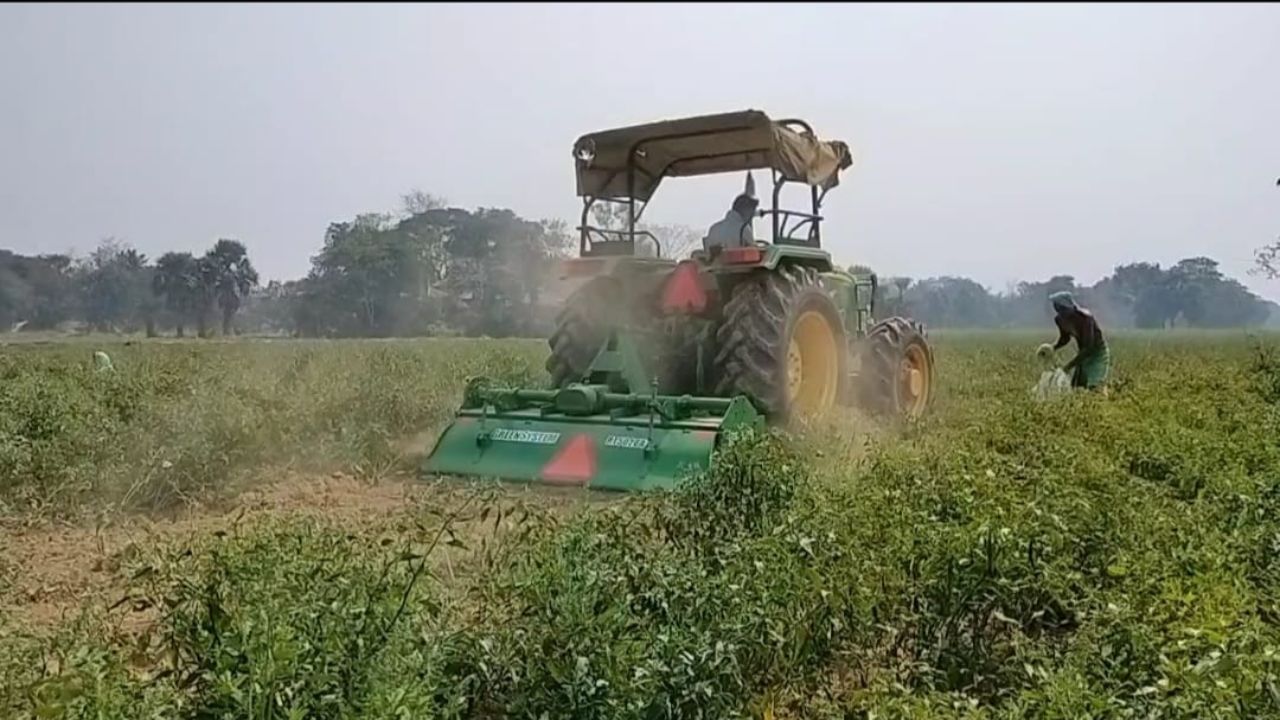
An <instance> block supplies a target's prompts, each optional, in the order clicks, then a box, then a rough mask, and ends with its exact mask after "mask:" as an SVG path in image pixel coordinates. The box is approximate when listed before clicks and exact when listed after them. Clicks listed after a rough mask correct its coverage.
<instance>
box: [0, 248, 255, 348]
mask: <svg viewBox="0 0 1280 720" xmlns="http://www.w3.org/2000/svg"><path fill="white" fill-rule="evenodd" d="M257 285H258V273H257V271H256V270H254V268H253V264H252V263H251V262H250V261H249V254H248V251H247V250H246V249H245V246H244V244H243V243H241V242H239V241H238V240H227V239H223V240H218V241H217V242H216V243H214V244H213V247H211V248H209V250H208V251H207V252H205V253H204V254H203V255H201V256H199V257H196V256H195V255H193V254H192V253H189V252H169V253H165V254H164V255H161V256H160V258H159V259H157V260H156V262H154V263H151V262H149V261H148V260H147V257H146V256H145V255H143V254H142V253H140V252H138V251H137V250H135V249H134V248H132V247H130V246H129V245H128V244H127V243H124V242H121V241H119V240H116V239H115V238H107V239H105V240H103V241H102V242H101V243H100V244H99V245H98V247H97V248H96V249H95V250H94V251H93V252H91V253H90V254H89V255H88V257H85V258H73V257H71V256H70V255H64V254H51V255H36V256H25V255H19V254H17V253H14V252H11V251H8V250H0V328H4V329H10V330H52V329H56V328H59V327H62V326H64V325H66V324H67V323H77V324H80V325H82V326H83V327H85V328H86V329H90V330H94V331H97V332H139V331H145V332H146V334H147V335H148V336H155V335H157V334H158V333H159V328H160V327H161V326H169V327H173V328H175V330H176V333H177V335H178V336H180V337H181V336H182V335H184V334H185V329H186V328H187V327H189V326H195V328H196V329H197V334H198V335H200V337H207V336H208V335H210V334H211V328H212V326H213V320H214V319H215V318H220V320H221V327H222V331H223V333H230V332H231V322H232V318H233V317H234V316H235V314H236V311H237V310H239V309H240V306H241V304H242V303H243V301H244V300H245V298H247V297H248V295H249V293H250V292H251V291H252V290H253V288H254V287H256V286H257Z"/></svg>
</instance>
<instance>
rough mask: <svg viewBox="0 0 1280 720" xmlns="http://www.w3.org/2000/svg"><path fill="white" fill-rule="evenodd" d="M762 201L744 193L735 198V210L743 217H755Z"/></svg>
mask: <svg viewBox="0 0 1280 720" xmlns="http://www.w3.org/2000/svg"><path fill="white" fill-rule="evenodd" d="M758 207H760V201H759V200H757V199H755V198H753V197H751V196H750V195H748V194H746V193H743V194H741V195H739V196H738V197H736V198H734V199H733V210H734V212H736V213H738V214H739V215H741V216H743V217H754V216H755V214H756V208H758Z"/></svg>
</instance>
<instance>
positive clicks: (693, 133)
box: [573, 110, 853, 255]
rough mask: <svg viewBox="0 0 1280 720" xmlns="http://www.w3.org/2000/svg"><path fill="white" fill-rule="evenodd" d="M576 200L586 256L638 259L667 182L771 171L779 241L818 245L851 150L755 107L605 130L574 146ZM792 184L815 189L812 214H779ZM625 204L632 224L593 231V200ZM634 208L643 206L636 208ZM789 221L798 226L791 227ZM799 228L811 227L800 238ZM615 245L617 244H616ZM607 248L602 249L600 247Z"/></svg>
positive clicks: (850, 161)
mask: <svg viewBox="0 0 1280 720" xmlns="http://www.w3.org/2000/svg"><path fill="white" fill-rule="evenodd" d="M573 156H574V161H575V164H576V168H577V181H578V190H577V192H578V196H579V197H581V198H583V213H582V215H583V222H582V227H581V228H580V230H581V232H582V248H581V249H582V254H584V255H588V254H608V255H616V254H633V253H634V250H635V245H634V244H635V239H636V236H637V235H641V236H643V235H645V233H643V232H641V233H637V232H636V230H635V223H636V220H637V219H638V218H639V216H640V214H642V213H643V212H644V206H645V205H647V204H648V202H649V200H650V199H651V198H652V197H653V194H654V192H655V191H657V189H658V185H659V184H661V182H662V180H663V179H664V178H668V177H692V176H697V175H712V174H718V173H726V172H737V171H746V170H758V169H765V168H767V169H769V170H770V171H771V173H772V176H773V181H774V182H773V206H772V209H771V210H768V211H765V212H764V213H763V214H771V215H772V216H773V230H774V232H773V236H774V237H773V239H774V241H775V242H791V243H795V244H805V245H815V246H816V245H818V244H819V242H820V236H819V232H818V226H819V222H820V220H821V218H820V217H819V215H818V210H819V208H820V206H821V203H822V197H823V196H824V195H825V194H826V192H827V191H828V190H830V189H831V188H833V187H835V186H836V185H837V184H839V174H840V171H841V170H844V169H845V168H848V167H849V166H850V165H852V164H853V158H852V156H851V155H850V153H849V146H848V145H846V144H845V143H843V142H840V141H838V140H826V141H824V140H819V139H818V138H817V136H816V135H815V134H814V132H813V129H812V128H811V127H810V126H809V124H808V123H806V122H805V121H803V120H794V119H788V120H772V119H770V118H769V116H768V115H765V114H764V113H763V112H760V111H758V110H747V111H743V112H734V113H723V114H719V115H702V116H699V117H692V118H684V119H681V120H665V121H662V122H656V123H648V124H645V125H636V126H633V127H626V128H618V129H614V130H605V131H602V132H596V133H591V134H589V135H584V136H582V137H581V138H578V141H577V142H576V143H574V146H573ZM787 182H795V183H803V184H806V185H808V186H809V187H810V188H811V204H812V207H811V212H808V213H801V212H795V211H788V210H779V209H778V207H777V205H778V197H779V193H780V192H781V189H782V185H783V184H784V183H787ZM601 200H602V201H606V202H614V203H624V204H626V206H627V227H626V228H625V229H622V230H617V229H614V230H609V229H603V228H594V227H591V226H590V225H589V223H588V222H587V221H588V219H589V217H590V211H591V207H592V205H593V204H594V203H595V202H596V201H601ZM637 203H641V206H640V207H639V208H638V209H637ZM788 220H794V221H795V223H794V226H793V227H792V228H790V229H788V228H787V227H786V225H787V221H788ZM801 227H806V228H807V230H806V231H805V232H803V233H799V232H798V231H799V229H800V228H801ZM615 243H616V244H615ZM597 245H604V246H603V247H595V246H597Z"/></svg>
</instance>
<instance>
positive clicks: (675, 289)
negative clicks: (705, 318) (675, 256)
mask: <svg viewBox="0 0 1280 720" xmlns="http://www.w3.org/2000/svg"><path fill="white" fill-rule="evenodd" d="M662 309H663V310H664V311H666V312H668V313H683V312H694V313H700V312H702V311H703V310H706V309H707V293H706V291H705V290H703V289H702V281H701V279H700V276H699V273H698V265H697V263H694V262H692V261H689V260H684V261H682V262H681V263H680V264H679V265H676V269H675V270H673V271H672V272H671V275H670V276H668V278H667V285H666V287H664V288H663V290H662Z"/></svg>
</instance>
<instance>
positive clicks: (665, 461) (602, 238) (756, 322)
mask: <svg viewBox="0 0 1280 720" xmlns="http://www.w3.org/2000/svg"><path fill="white" fill-rule="evenodd" d="M573 156H574V162H575V166H576V171H577V194H578V196H579V197H580V198H582V201H583V208H582V221H581V224H580V226H579V227H578V232H579V247H578V257H576V258H573V259H571V260H568V261H566V262H565V264H564V272H563V277H562V279H563V280H565V281H566V282H573V283H575V284H576V285H577V289H576V290H575V291H574V292H573V293H572V294H571V295H570V296H569V297H568V299H567V300H566V302H565V305H564V308H563V309H562V311H561V312H560V314H559V316H558V318H557V321H556V328H555V331H554V332H553V333H552V335H551V337H550V339H549V341H548V342H549V346H550V354H549V357H548V358H547V361H546V368H547V371H548V374H549V375H550V378H551V387H549V388H541V389H532V388H504V387H497V386H495V385H494V384H493V383H492V382H490V381H488V380H485V379H483V378H473V379H471V380H469V381H468V383H467V387H466V390H465V391H464V398H463V403H462V408H461V410H460V411H459V412H458V415H457V417H456V418H455V419H454V422H453V423H452V424H451V425H450V426H449V427H448V428H447V429H446V430H445V431H444V433H442V435H441V436H440V438H439V439H438V440H437V442H436V445H435V447H434V449H433V450H432V452H431V453H430V455H429V456H428V458H427V461H426V464H425V468H424V469H425V470H426V471H427V472H429V473H435V474H452V475H468V476H485V477H496V478H501V479H506V480H523V481H530V482H539V483H546V484H553V485H573V486H583V487H589V488H596V489H605V490H620V491H637V490H646V489H651V488H667V487H672V486H674V485H675V484H677V483H678V482H679V481H680V479H681V478H682V477H684V476H685V475H686V474H687V473H689V472H691V471H696V470H700V469H705V468H707V467H708V466H709V465H710V463H711V462H712V458H713V457H714V454H715V450H716V448H717V447H718V446H719V444H720V443H721V442H723V440H724V438H725V437H726V436H727V435H728V434H730V433H732V432H733V431H735V430H737V429H740V428H763V427H766V426H767V425H795V424H797V423H798V422H802V421H803V420H804V419H806V418H814V417H821V416H824V415H826V414H828V413H830V412H831V411H832V410H833V409H834V408H835V407H836V406H837V405H851V406H858V407H860V408H862V409H864V410H866V411H868V412H870V413H872V414H874V415H878V416H882V417H886V416H887V417H894V418H917V417H919V416H921V415H922V414H923V413H924V412H925V411H926V410H927V408H928V407H929V404H930V402H931V400H932V397H933V391H934V363H933V351H932V348H931V346H930V344H929V341H928V339H927V336H926V332H925V328H924V326H923V325H922V324H920V323H918V322H915V321H913V320H910V319H907V318H902V317H890V318H887V319H883V320H879V321H876V320H875V318H874V315H875V304H876V303H875V298H876V290H877V279H876V277H875V275H874V274H870V273H868V274H865V275H862V274H853V273H849V272H845V271H843V270H840V269H838V268H836V267H835V265H834V263H833V262H832V259H831V255H830V254H829V253H828V252H826V251H825V250H823V249H822V232H823V229H824V228H823V218H822V215H821V208H822V203H823V200H824V199H825V198H826V195H827V192H828V191H830V190H831V189H833V188H835V187H836V186H837V185H838V184H839V175H840V173H841V171H843V170H845V169H847V168H848V167H850V166H851V165H852V156H851V154H850V151H849V148H848V146H847V145H846V144H845V143H843V142H840V141H830V140H828V141H824V140H820V139H818V137H817V135H816V134H815V133H814V131H813V129H812V128H811V127H810V126H809V124H808V123H806V122H804V121H803V120H797V119H786V120H773V119H771V118H769V117H768V116H767V115H766V114H765V113H763V112H760V111H756V110H748V111H743V112H734V113H724V114H717V115H704V116H699V117H691V118H685V119H679V120H668V121H663V122H656V123H649V124H644V125H637V126H633V127H625V128H619V129H615V130H607V131H603V132H597V133H592V134H589V135H585V136H583V137H581V138H579V139H578V140H577V142H576V143H575V144H574V146H573ZM753 170H767V171H768V172H769V174H770V178H771V180H772V185H771V203H770V206H769V207H768V208H766V209H761V210H759V211H758V212H757V213H755V215H754V217H753V218H748V220H747V222H751V221H754V220H755V219H757V218H758V219H760V220H764V221H767V222H762V223H761V225H762V226H767V228H768V230H769V234H768V239H767V240H756V239H754V238H752V239H751V241H749V242H740V243H733V244H731V245H727V246H725V245H712V246H709V247H708V246H705V243H704V247H703V248H701V249H697V250H694V251H693V252H692V253H691V254H690V256H689V257H688V258H684V259H677V258H669V257H663V256H662V248H661V244H660V243H659V242H658V238H655V237H654V236H653V235H652V234H651V233H649V232H646V231H645V230H643V229H638V222H639V220H640V218H641V217H642V215H643V213H644V210H645V208H646V207H647V206H648V203H649V201H650V200H651V198H652V197H653V195H654V193H655V191H656V190H657V188H658V186H659V185H660V184H661V183H662V181H663V180H665V179H667V178H678V177H692V176H701V175H711V174H718V173H733V172H744V171H745V172H747V173H750V172H751V171H753ZM750 177H751V176H750V175H748V178H750ZM749 183H750V180H749ZM788 185H791V186H800V187H801V188H802V189H803V190H807V192H804V195H805V196H806V199H807V201H808V202H807V203H806V204H807V205H808V207H807V208H805V209H803V210H796V209H783V208H781V207H779V204H780V198H781V196H782V191H783V189H784V187H785V186H788ZM597 203H614V204H615V207H617V206H618V205H620V206H621V207H622V208H623V209H624V210H625V223H624V226H623V227H611V228H606V227H600V226H598V224H597V225H593V224H592V222H591V220H592V217H593V209H594V208H595V207H596V205H597ZM619 214H622V213H619ZM744 227H746V225H745V224H744ZM753 230H754V228H753Z"/></svg>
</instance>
